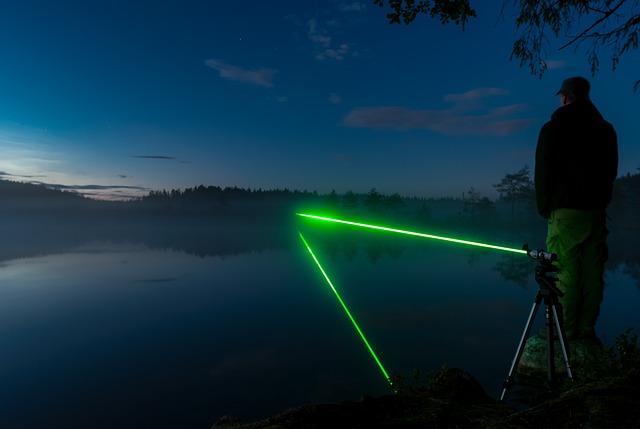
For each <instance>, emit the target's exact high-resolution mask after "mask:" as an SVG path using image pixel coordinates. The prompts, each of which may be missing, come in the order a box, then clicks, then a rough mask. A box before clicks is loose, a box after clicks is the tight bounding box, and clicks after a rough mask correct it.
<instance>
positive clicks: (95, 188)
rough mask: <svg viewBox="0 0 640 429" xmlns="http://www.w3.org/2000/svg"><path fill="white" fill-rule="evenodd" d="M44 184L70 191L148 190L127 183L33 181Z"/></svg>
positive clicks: (48, 186)
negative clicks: (70, 183) (75, 183)
mask: <svg viewBox="0 0 640 429" xmlns="http://www.w3.org/2000/svg"><path fill="white" fill-rule="evenodd" d="M32 183H36V184H40V185H43V186H45V187H47V188H51V189H60V190H69V191H113V190H116V189H126V190H136V191H147V190H148V189H147V188H143V187H141V186H126V185H60V184H56V183H43V182H32Z"/></svg>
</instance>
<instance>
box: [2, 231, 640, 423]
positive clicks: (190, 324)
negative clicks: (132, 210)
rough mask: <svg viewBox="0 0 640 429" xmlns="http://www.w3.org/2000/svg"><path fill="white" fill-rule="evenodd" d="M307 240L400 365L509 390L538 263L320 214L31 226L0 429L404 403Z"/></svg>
mask: <svg viewBox="0 0 640 429" xmlns="http://www.w3.org/2000/svg"><path fill="white" fill-rule="evenodd" d="M70 230H73V231H74V232H73V234H72V233H69V231H70ZM265 230H269V231H270V233H269V234H265ZM123 231H125V232H123ZM298 231H300V233H302V234H303V236H304V237H305V239H306V240H307V241H308V243H309V245H310V247H311V248H312V249H313V252H314V254H315V255H316V257H317V259H318V261H319V262H320V263H321V265H322V267H323V269H324V270H325V273H326V274H327V276H328V277H329V278H330V280H331V282H332V283H333V285H334V286H335V288H336V290H337V291H338V292H339V294H340V296H341V297H342V299H343V301H344V303H345V305H346V306H347V308H348V310H349V311H350V313H351V314H352V316H353V317H354V319H355V320H356V321H357V323H358V325H359V326H360V328H361V329H362V332H363V334H364V335H365V336H366V338H367V340H368V341H369V343H370V345H371V347H372V349H373V350H374V351H375V353H376V355H377V356H378V358H379V359H380V362H381V363H382V365H383V366H384V368H386V370H387V371H388V372H389V373H399V374H401V375H402V376H404V377H405V378H406V380H407V382H409V381H410V374H411V372H412V370H413V369H415V368H419V369H421V370H423V371H429V370H438V369H439V368H440V367H441V366H442V365H443V364H447V365H448V366H449V367H460V368H462V369H464V370H466V371H468V372H470V373H471V374H473V375H474V376H475V377H476V378H477V379H478V380H479V381H480V383H481V384H482V385H483V386H484V387H485V389H486V391H487V393H488V394H489V395H491V396H494V397H498V395H499V393H500V392H501V389H502V383H503V381H504V378H505V377H506V375H507V372H508V370H509V367H510V365H511V361H512V359H513V355H514V353H515V350H516V347H517V344H518V341H519V339H520V336H521V334H522V330H523V328H524V325H525V322H526V320H527V317H528V315H529V311H530V309H531V306H532V304H533V300H534V298H535V294H536V292H537V290H538V287H537V284H536V283H535V280H534V277H533V272H534V267H535V265H536V262H535V261H533V260H531V259H529V258H528V257H527V256H524V255H518V254H512V253H508V252H502V251H496V250H488V249H482V248H477V247H469V246H463V245H458V244H452V243H446V242H441V241H437V240H428V239H424V238H416V237H404V236H399V235H398V234H391V233H385V234H383V233H379V232H371V231H366V230H357V228H349V227H345V226H322V227H319V226H318V225H315V224H313V223H309V222H300V223H297V224H291V225H288V226H282V227H278V228H271V226H269V225H252V226H251V227H245V226H242V225H234V226H233V227H229V228H227V227H224V228H215V229H213V230H209V229H206V230H203V229H202V228H200V227H199V226H197V225H190V226H189V225H188V226H184V227H181V228H174V227H172V226H169V225H166V224H165V225H153V226H149V225H146V226H144V227H141V226H140V225H137V226H135V227H129V228H123V227H122V226H121V225H107V226H101V227H99V228H96V227H92V226H88V225H85V226H84V227H80V228H79V227H78V226H77V225H75V226H73V227H70V226H64V227H62V226H60V224H58V225H57V226H56V225H54V226H52V225H47V226H42V225H40V226H37V227H36V226H32V225H28V224H21V225H20V228H17V229H16V228H13V227H11V228H9V227H7V230H6V231H5V232H4V234H3V237H5V241H4V243H3V244H2V249H0V380H1V383H0V427H6V428H33V427H65V428H87V427H91V428H113V427H118V428H141V427H154V428H208V427H210V426H211V425H212V424H213V423H215V421H216V420H217V419H218V418H220V417H222V416H223V415H226V414H232V415H234V416H237V417H239V418H241V419H242V420H243V421H252V420H256V419H259V418H263V417H267V416H269V415H272V414H275V413H277V412H279V411H282V410H284V409H286V408H289V407H295V406H299V405H305V404H310V403H320V402H340V401H343V400H357V399H359V398H360V397H361V396H362V395H365V394H366V395H373V396H375V395H381V394H386V393H390V390H389V388H388V385H387V382H386V380H385V378H384V376H383V374H382V372H381V370H380V368H379V367H378V365H377V363H376V362H375V361H374V359H373V358H372V356H371V354H370V353H369V351H368V350H367V348H366V346H365V345H364V343H363V342H362V340H361V338H360V336H359V335H358V333H357V332H356V330H355V329H354V326H353V325H352V323H351V321H350V320H349V319H348V317H347V316H346V314H345V311H344V309H343V308H342V306H341V304H340V303H339V302H338V300H337V299H336V296H335V294H334V293H333V292H332V290H331V289H330V287H329V285H328V283H327V281H326V279H325V278H324V277H323V275H322V273H321V272H320V270H319V268H318V266H317V265H316V264H315V262H314V261H313V260H312V258H311V256H310V254H309V252H308V251H307V249H306V248H305V246H304V244H303V243H302V240H301V239H300V237H299V235H298ZM635 237H637V234H635V235H633V234H631V235H630V234H628V233H612V235H611V238H610V243H611V254H612V257H611V260H610V265H609V268H608V271H607V273H606V282H607V289H606V291H605V300H604V302H603V305H602V309H601V316H600V320H599V322H598V326H597V330H598V334H599V335H600V336H601V337H602V338H604V339H605V340H606V341H611V340H613V337H614V336H615V335H618V334H620V333H622V332H623V331H624V330H625V329H626V328H627V327H630V326H631V327H634V328H637V327H638V326H639V323H638V321H639V320H638V319H639V318H640V316H639V313H638V310H637V309H638V308H640V290H639V282H638V262H637V256H635V255H636V254H637V252H636V253H635V254H633V256H634V257H633V258H626V256H627V255H629V252H633V245H635V243H637V239H636V238H635ZM458 238H467V239H470V240H477V241H483V240H484V241H485V242H489V243H492V244H500V245H504V246H508V247H514V248H520V247H521V246H522V244H524V243H525V242H528V243H529V244H531V245H532V247H534V248H537V247H540V246H544V231H542V232H541V231H540V230H538V231H527V232H523V233H522V234H519V233H518V232H513V231H511V232H508V233H505V232H497V233H496V232H488V231H481V232H478V233H476V234H474V235H473V236H472V237H471V238H469V237H458ZM619 243H620V244H619ZM630 249H631V250H630ZM542 310H543V309H542ZM542 314H543V312H540V313H539V315H538V317H537V319H538V320H537V322H536V327H538V326H542V324H543V321H542Z"/></svg>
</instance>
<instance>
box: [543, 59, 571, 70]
mask: <svg viewBox="0 0 640 429" xmlns="http://www.w3.org/2000/svg"><path fill="white" fill-rule="evenodd" d="M544 64H546V66H547V69H548V70H558V69H561V68H564V67H565V66H566V65H567V62H566V61H564V60H545V61H544Z"/></svg>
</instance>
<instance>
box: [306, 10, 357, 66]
mask: <svg viewBox="0 0 640 429" xmlns="http://www.w3.org/2000/svg"><path fill="white" fill-rule="evenodd" d="M331 27H333V28H339V23H338V22H337V21H336V20H332V21H331ZM307 37H308V38H309V41H311V43H312V44H313V46H314V49H315V51H316V59H317V60H318V61H323V60H326V59H327V58H331V59H334V60H337V61H342V60H343V59H344V58H345V57H347V56H349V55H352V56H353V55H355V53H353V52H351V44H350V43H339V44H336V43H334V41H333V38H332V36H331V35H329V32H328V31H327V30H326V29H324V28H321V27H320V25H319V24H318V21H317V20H316V19H314V18H312V19H310V20H308V21H307Z"/></svg>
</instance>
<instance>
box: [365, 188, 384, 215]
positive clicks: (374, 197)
mask: <svg viewBox="0 0 640 429" xmlns="http://www.w3.org/2000/svg"><path fill="white" fill-rule="evenodd" d="M382 200H383V197H382V194H380V193H379V192H378V191H377V190H376V188H372V189H371V190H370V191H369V193H368V194H367V196H366V198H365V200H364V205H365V206H366V207H367V208H368V209H369V211H370V212H371V213H374V214H377V213H380V212H381V211H382Z"/></svg>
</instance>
